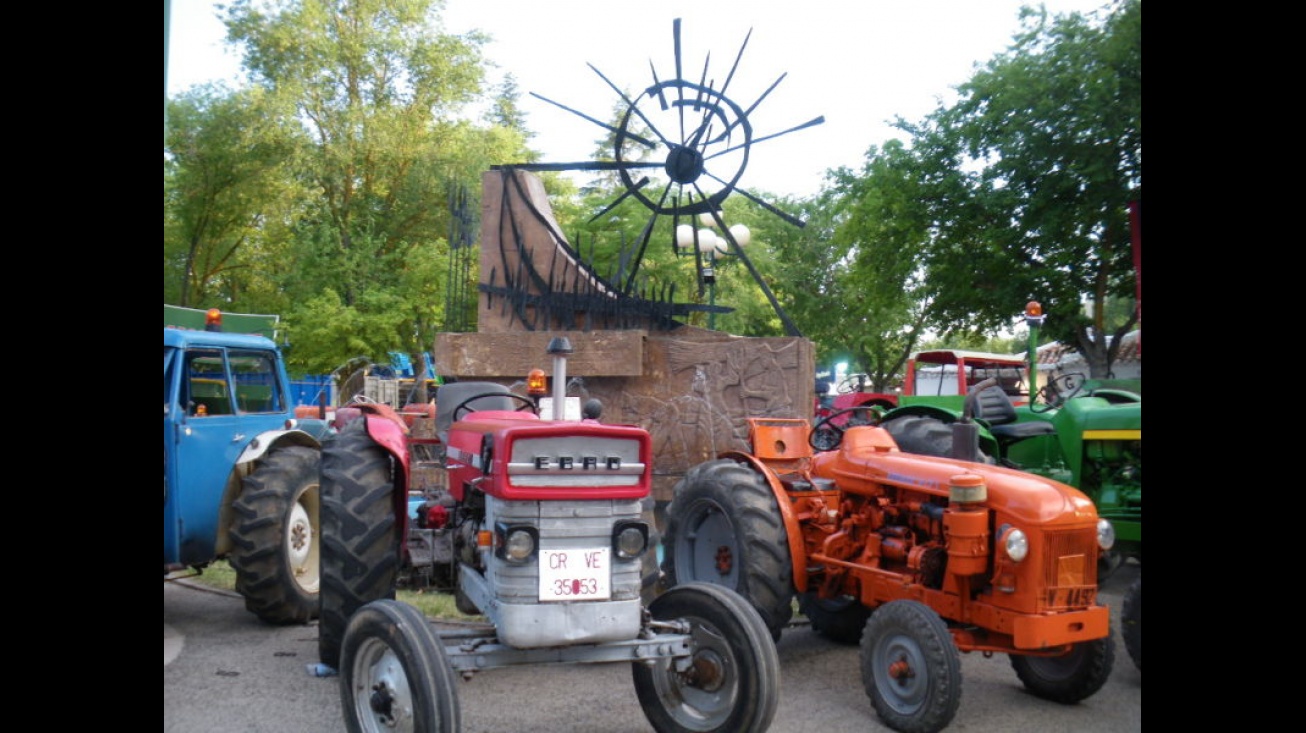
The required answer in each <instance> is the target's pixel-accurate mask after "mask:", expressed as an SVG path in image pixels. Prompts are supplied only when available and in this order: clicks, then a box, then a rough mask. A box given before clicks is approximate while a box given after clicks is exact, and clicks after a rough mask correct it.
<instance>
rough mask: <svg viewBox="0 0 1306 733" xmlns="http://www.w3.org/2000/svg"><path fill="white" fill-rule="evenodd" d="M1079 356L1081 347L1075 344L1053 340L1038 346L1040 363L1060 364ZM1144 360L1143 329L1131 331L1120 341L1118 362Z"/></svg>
mask: <svg viewBox="0 0 1306 733" xmlns="http://www.w3.org/2000/svg"><path fill="white" fill-rule="evenodd" d="M1078 356H1079V349H1077V348H1075V347H1074V346H1066V345H1063V344H1062V343H1061V342H1059V341H1053V342H1052V343H1050V344H1043V345H1042V346H1040V347H1038V363H1039V364H1046V365H1055V364H1060V363H1061V362H1062V361H1066V360H1070V361H1075V360H1076V357H1078ZM1142 361H1143V338H1142V331H1141V330H1137V331H1130V332H1129V333H1127V334H1125V336H1124V338H1123V339H1122V340H1121V343H1120V353H1119V354H1118V355H1117V356H1116V360H1115V363H1116V364H1131V363H1134V362H1140V363H1141V362H1142Z"/></svg>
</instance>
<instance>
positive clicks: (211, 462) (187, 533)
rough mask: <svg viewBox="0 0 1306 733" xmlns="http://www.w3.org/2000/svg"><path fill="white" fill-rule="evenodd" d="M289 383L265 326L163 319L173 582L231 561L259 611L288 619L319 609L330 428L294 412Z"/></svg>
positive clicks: (168, 549) (167, 575)
mask: <svg viewBox="0 0 1306 733" xmlns="http://www.w3.org/2000/svg"><path fill="white" fill-rule="evenodd" d="M288 386H289V379H288V377H287V374H286V368H285V364H284V363H283V361H282V358H281V354H280V351H279V350H278V348H277V345H276V343H275V342H273V341H272V340H271V339H269V338H267V337H265V336H259V335H253V334H244V333H224V332H221V331H219V330H204V331H200V330H192V329H185V328H176V327H170V326H168V325H166V324H165V326H164V329H163V573H164V580H165V581H168V580H173V579H177V577H179V574H180V576H181V577H186V576H189V575H195V574H199V573H200V572H202V571H203V569H204V568H206V567H208V566H209V565H210V564H211V563H213V562H214V561H216V560H220V559H229V560H230V561H231V562H232V566H233V568H234V569H235V570H236V573H237V583H236V585H237V590H238V591H240V592H241V594H242V595H244V596H245V598H246V603H247V606H248V607H249V608H250V610H251V611H253V612H255V613H256V614H258V615H259V616H260V617H261V618H264V620H267V621H272V622H278V623H280V622H288V621H307V620H309V619H310V618H312V617H315V616H316V610H315V607H316V592H317V583H318V581H317V577H318V569H317V551H316V542H317V525H318V517H317V475H316V474H317V468H318V454H319V450H320V447H321V440H322V439H323V438H324V437H325V435H326V434H327V432H328V426H327V424H326V422H325V421H323V420H302V419H296V418H295V417H294V414H293V408H292V406H291V404H290V396H289V391H288ZM268 519H272V520H273V521H271V522H269V521H268ZM269 581H271V582H269Z"/></svg>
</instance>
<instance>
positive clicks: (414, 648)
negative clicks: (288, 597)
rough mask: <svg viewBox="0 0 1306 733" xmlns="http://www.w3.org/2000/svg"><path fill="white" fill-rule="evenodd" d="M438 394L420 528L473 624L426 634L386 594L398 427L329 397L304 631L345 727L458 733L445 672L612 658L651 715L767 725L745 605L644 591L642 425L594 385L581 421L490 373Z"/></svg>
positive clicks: (767, 703)
mask: <svg viewBox="0 0 1306 733" xmlns="http://www.w3.org/2000/svg"><path fill="white" fill-rule="evenodd" d="M558 342H561V343H558ZM570 351H571V347H570V344H569V343H567V342H566V339H555V343H554V344H550V353H553V354H555V358H554V374H553V379H554V384H555V395H554V397H553V398H552V401H551V402H550V403H549V406H550V407H551V406H552V405H564V404H565V403H566V400H565V395H564V394H563V393H562V392H561V388H562V386H563V385H565V384H566V377H565V373H566V366H565V363H566V360H565V356H562V355H564V354H566V353H570ZM541 378H542V373H541ZM541 401H542V400H541ZM436 406H437V411H436V421H435V422H436V435H437V438H435V439H434V440H437V441H438V442H439V443H440V444H441V446H442V447H443V451H442V453H443V458H442V460H443V463H444V467H445V470H446V471H447V482H446V486H447V489H445V490H443V491H442V492H440V493H439V495H437V496H434V497H432V498H431V499H430V500H428V502H427V505H426V507H425V510H424V513H423V514H422V515H421V516H423V518H424V520H423V521H424V523H425V524H426V525H427V526H426V528H425V529H426V530H428V531H427V532H426V533H425V535H424V536H425V537H426V538H427V539H428V540H429V542H430V543H431V545H432V550H433V551H432V553H431V555H432V557H434V558H435V560H434V562H436V563H437V564H439V565H440V573H441V574H442V575H444V576H446V577H449V578H451V579H452V583H453V588H454V596H455V601H456V605H457V608H458V610H460V611H462V612H464V613H467V614H475V615H481V616H484V617H485V618H486V619H488V623H486V624H484V625H482V626H480V627H475V626H473V627H471V628H470V629H469V628H467V627H465V626H464V627H460V628H459V630H458V631H457V632H445V633H437V632H436V631H435V630H434V627H433V625H432V624H431V623H430V622H429V620H427V619H426V618H425V617H424V616H422V614H421V613H420V612H418V611H417V610H416V609H414V608H413V607H412V606H409V605H407V604H404V603H400V602H397V601H395V600H393V599H394V598H395V590H396V578H397V576H398V574H399V571H400V568H401V564H402V562H403V552H402V549H403V548H402V541H403V539H402V538H404V537H405V535H406V524H407V522H408V509H407V497H408V485H409V481H410V478H409V476H410V470H411V459H410V452H411V448H410V446H411V445H412V444H413V443H412V440H413V439H412V438H411V437H410V436H409V435H408V433H407V431H406V430H405V425H404V423H403V421H402V420H401V419H397V418H396V417H395V416H394V415H387V414H385V412H386V410H384V409H380V408H376V407H346V408H341V409H340V410H339V411H338V412H337V421H338V422H339V423H340V427H339V434H338V436H337V437H336V438H335V439H334V440H332V441H330V442H329V443H328V444H327V445H325V446H323V451H322V453H323V455H322V481H321V494H322V535H323V540H322V560H321V573H322V591H321V599H322V609H321V620H320V623H319V641H318V646H319V654H320V657H321V660H322V663H323V664H325V665H328V666H330V667H334V668H336V669H337V670H338V671H339V673H340V677H341V694H342V709H343V712H344V718H345V722H346V724H347V726H348V728H349V730H351V731H388V730H394V729H399V730H419V731H429V730H442V731H457V730H458V728H459V725H460V719H459V709H458V705H457V695H456V692H457V685H456V684H455V683H456V681H457V677H456V675H462V676H463V677H465V678H470V677H471V676H472V675H473V674H474V673H475V672H477V671H479V670H482V669H488V668H493V667H502V666H507V665H516V664H532V663H541V662H547V663H573V662H574V663H597V662H623V663H626V664H629V665H630V669H631V675H632V678H633V683H634V687H635V692H636V694H637V695H638V697H639V700H640V703H641V706H642V707H643V709H644V711H645V715H646V716H647V717H648V720H649V722H650V723H651V724H652V726H653V728H654V730H657V731H668V732H675V733H681V732H684V731H719V732H720V733H732V732H734V731H762V730H765V729H766V728H767V727H768V726H769V725H770V722H771V720H772V718H773V717H774V714H775V710H776V705H777V703H778V698H779V692H778V685H779V678H780V674H779V658H778V656H777V653H776V650H775V647H774V644H773V643H772V642H771V640H770V638H769V636H768V631H767V628H766V626H765V625H764V624H763V622H762V619H761V617H760V616H759V615H758V614H757V612H756V610H755V609H754V608H753V607H752V606H751V605H750V604H749V603H748V602H747V601H746V600H745V599H744V598H743V597H742V596H740V595H739V594H737V593H735V592H734V591H732V590H730V589H727V588H722V587H721V586H719V585H713V584H707V583H689V584H684V585H681V586H680V587H678V588H675V589H672V590H670V591H667V592H665V593H662V594H661V595H658V596H657V597H656V598H655V599H653V600H652V601H651V602H646V600H645V598H644V597H643V596H642V594H641V591H642V589H643V588H644V586H645V583H644V580H643V579H644V576H645V572H644V568H645V566H646V565H651V566H652V567H653V568H654V569H655V570H656V567H657V564H656V560H655V559H654V557H655V554H654V553H655V552H656V550H655V544H656V541H657V533H656V532H655V530H654V527H653V525H652V522H651V521H650V520H651V512H648V511H646V507H647V503H648V502H647V500H648V497H649V491H650V487H651V481H652V455H653V454H652V450H653V449H652V440H651V438H650V436H649V433H648V432H647V431H646V430H644V429H643V428H640V427H637V426H633V425H617V424H606V423H602V422H600V421H599V416H600V413H601V410H602V406H601V405H599V404H598V403H597V400H591V401H590V402H589V403H587V404H586V405H585V407H584V412H583V416H582V418H581V419H578V420H577V419H572V420H553V419H543V418H541V416H540V406H541V405H540V403H539V402H537V399H536V398H535V397H533V396H526V395H520V394H516V393H514V392H512V391H511V390H510V389H509V388H508V387H505V386H502V385H499V384H495V383H492V382H454V383H450V384H445V385H443V386H441V387H440V388H439V390H438V391H437V393H436ZM559 412H560V413H563V412H565V410H559Z"/></svg>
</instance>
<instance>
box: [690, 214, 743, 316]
mask: <svg viewBox="0 0 1306 733" xmlns="http://www.w3.org/2000/svg"><path fill="white" fill-rule="evenodd" d="M699 222H700V223H701V224H703V225H704V226H703V227H701V228H699V229H695V228H694V226H693V225H692V224H680V225H678V226H677V227H676V239H675V251H676V255H678V256H689V255H691V254H692V255H693V256H694V258H695V261H696V264H697V266H698V273H699V284H700V289H699V293H700V294H701V293H702V286H704V285H706V286H707V298H708V300H707V302H708V305H709V306H715V305H716V261H717V260H719V259H722V258H725V257H734V256H735V255H734V254H733V253H732V252H731V243H732V242H733V243H734V246H736V247H744V246H745V245H747V244H748V243H749V242H750V241H751V240H752V232H751V231H749V229H748V227H747V226H745V225H743V224H734V225H732V226H730V227H729V228H728V229H726V230H725V233H724V236H722V235H718V234H717V233H716V230H715V229H713V228H712V227H714V226H717V225H718V224H721V221H720V219H719V218H718V215H716V214H715V213H713V212H707V213H703V214H699ZM707 327H708V328H709V329H712V330H716V312H715V310H709V311H708V314H707Z"/></svg>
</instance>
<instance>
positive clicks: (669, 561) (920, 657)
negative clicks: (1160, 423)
mask: <svg viewBox="0 0 1306 733" xmlns="http://www.w3.org/2000/svg"><path fill="white" fill-rule="evenodd" d="M971 412H972V413H973V409H972V410H971ZM749 427H750V441H751V446H752V447H751V450H750V451H748V452H743V451H729V452H725V453H722V454H720V455H719V456H718V458H716V459H714V460H710V461H706V462H704V463H702V464H699V465H698V466H695V467H693V468H691V469H690V470H689V471H688V472H687V473H686V474H685V477H684V478H683V479H682V480H681V481H680V483H679V484H678V485H677V486H676V487H675V493H674V497H673V499H672V501H671V503H670V505H669V506H668V507H667V525H666V533H665V537H664V546H663V550H664V559H663V564H662V569H663V574H664V576H663V580H664V583H665V585H666V586H667V587H669V588H671V589H672V590H674V589H675V588H676V587H678V585H679V584H680V583H690V584H699V583H713V584H717V585H722V586H725V587H727V588H730V589H732V590H735V591H738V592H739V593H740V594H741V595H743V596H744V597H745V598H747V599H748V600H749V602H750V603H751V604H752V605H753V606H754V607H755V608H756V609H757V610H758V612H759V613H760V614H761V616H762V618H763V619H764V620H765V622H766V626H767V628H768V629H769V630H770V632H771V635H772V637H773V638H774V639H776V640H778V639H779V638H780V634H781V632H782V630H783V629H784V628H785V627H786V626H787V625H788V623H789V621H790V619H791V616H792V614H793V605H794V603H793V602H794V599H795V597H796V598H797V601H798V603H797V605H798V608H799V610H800V611H801V612H802V613H803V614H804V615H806V617H807V618H808V619H809V620H810V621H811V624H812V628H813V629H814V630H815V631H816V632H817V633H820V634H822V635H824V636H826V637H828V638H830V639H832V640H835V641H838V642H842V643H849V644H860V650H861V655H860V659H861V675H862V680H863V684H864V686H865V688H866V693H867V695H868V696H869V697H870V699H871V702H872V705H873V707H874V708H875V711H876V712H877V714H878V715H879V717H880V718H881V719H882V720H883V721H884V722H885V723H886V724H887V725H889V726H890V727H891V728H893V729H895V730H898V731H902V732H903V733H933V732H934V731H938V730H940V729H942V728H944V727H946V726H947V725H948V724H949V723H950V722H951V720H952V718H953V716H954V715H955V713H956V711H957V708H958V705H959V703H960V699H961V663H960V653H962V652H981V653H983V654H985V655H990V654H994V653H1001V654H1007V655H1009V657H1010V659H1011V664H1012V666H1013V667H1014V669H1015V672H1016V675H1017V677H1019V679H1020V681H1021V682H1022V683H1023V684H1024V686H1025V688H1026V689H1028V690H1029V691H1030V692H1032V693H1033V694H1035V695H1037V696H1039V697H1043V698H1046V699H1049V700H1053V701H1056V702H1061V703H1074V702H1078V701H1080V700H1082V699H1084V698H1087V697H1089V696H1091V695H1093V694H1094V693H1096V692H1097V691H1098V690H1099V689H1100V688H1101V687H1102V685H1103V683H1105V682H1106V680H1107V678H1108V676H1109V675H1110V672H1111V667H1112V663H1113V660H1114V648H1113V642H1112V639H1111V633H1110V628H1109V623H1110V616H1109V609H1108V608H1107V607H1106V606H1103V605H1100V604H1099V603H1098V602H1097V567H1098V564H1097V558H1098V556H1099V553H1100V552H1101V551H1102V550H1103V549H1104V547H1108V546H1109V545H1110V544H1111V542H1112V539H1113V533H1112V529H1111V525H1110V523H1109V522H1107V521H1106V520H1104V519H1101V518H1100V517H1098V515H1097V510H1096V509H1095V507H1094V505H1093V502H1092V501H1090V500H1089V498H1088V497H1087V496H1086V495H1085V494H1083V493H1082V492H1080V491H1079V490H1077V489H1075V488H1073V487H1071V486H1068V485H1066V484H1063V483H1059V482H1057V481H1054V480H1051V479H1047V478H1043V477H1040V476H1036V475H1033V474H1029V473H1025V472H1021V471H1016V470H1012V469H1008V468H1003V467H1000V466H995V465H991V464H987V463H984V462H981V461H977V460H976V458H978V457H979V450H978V444H977V439H976V435H977V426H976V425H975V424H974V423H973V422H972V421H970V420H965V421H961V422H959V423H957V424H956V425H955V427H954V428H953V430H954V432H955V433H956V435H955V439H954V441H953V444H954V445H966V446H969V450H968V451H966V450H963V451H962V453H964V454H965V455H960V456H959V457H957V458H950V457H933V456H922V455H915V454H909V453H904V452H902V451H901V450H899V449H898V446H897V445H896V444H895V443H894V440H893V437H892V436H891V435H890V434H889V433H888V432H887V431H886V430H885V429H884V428H881V427H878V426H873V425H856V426H850V427H846V428H841V427H838V426H835V427H833V428H832V429H833V431H834V434H835V437H836V441H835V445H833V446H830V445H828V444H826V443H823V442H821V441H822V440H823V436H821V435H820V434H819V430H818V429H817V428H814V427H813V426H811V425H809V424H808V421H806V420H802V419H773V418H753V419H750V420H749ZM820 427H826V426H820ZM824 437H828V436H824Z"/></svg>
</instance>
